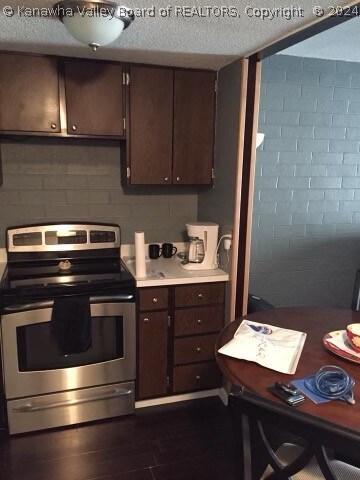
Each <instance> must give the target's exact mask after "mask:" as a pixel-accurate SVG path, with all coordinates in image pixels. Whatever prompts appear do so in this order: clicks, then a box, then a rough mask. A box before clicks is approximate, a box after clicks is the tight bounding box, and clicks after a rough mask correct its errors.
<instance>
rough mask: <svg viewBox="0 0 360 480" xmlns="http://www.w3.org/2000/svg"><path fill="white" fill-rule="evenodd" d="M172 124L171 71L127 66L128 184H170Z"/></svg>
mask: <svg viewBox="0 0 360 480" xmlns="http://www.w3.org/2000/svg"><path fill="white" fill-rule="evenodd" d="M172 125H173V70H171V69H167V68H148V67H131V69H130V130H129V135H130V148H129V154H130V165H129V166H130V182H131V184H133V185H136V184H137V185H144V184H150V185H151V184H155V185H159V184H167V183H171V178H172Z"/></svg>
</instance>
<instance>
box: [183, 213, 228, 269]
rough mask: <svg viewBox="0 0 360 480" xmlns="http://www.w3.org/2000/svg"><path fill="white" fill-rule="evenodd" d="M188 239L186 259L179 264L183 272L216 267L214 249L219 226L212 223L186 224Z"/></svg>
mask: <svg viewBox="0 0 360 480" xmlns="http://www.w3.org/2000/svg"><path fill="white" fill-rule="evenodd" d="M186 229H187V234H188V236H189V237H190V247H189V256H188V259H187V260H185V261H184V262H182V263H181V267H182V268H184V269H185V270H213V269H215V268H217V265H216V248H217V243H218V235H219V225H218V224H217V223H213V222H192V223H187V224H186Z"/></svg>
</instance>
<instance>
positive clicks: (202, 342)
mask: <svg viewBox="0 0 360 480" xmlns="http://www.w3.org/2000/svg"><path fill="white" fill-rule="evenodd" d="M217 337H218V334H217V333H215V334H214V335H197V336H196V337H186V338H176V339H175V343H174V365H179V364H182V363H193V362H204V361H206V360H213V359H214V358H215V343H216V339H217Z"/></svg>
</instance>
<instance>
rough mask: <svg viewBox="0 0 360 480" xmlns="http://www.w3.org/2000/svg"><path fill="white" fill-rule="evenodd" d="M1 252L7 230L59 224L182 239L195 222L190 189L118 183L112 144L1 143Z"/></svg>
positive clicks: (128, 237)
mask: <svg viewBox="0 0 360 480" xmlns="http://www.w3.org/2000/svg"><path fill="white" fill-rule="evenodd" d="M0 148H1V156H2V165H3V175H4V184H3V186H2V187H1V188H0V247H4V246H5V229H6V228H7V227H8V226H11V225H17V224H19V225H20V224H31V223H43V222H58V221H66V220H70V221H71V220H79V221H80V220H83V221H96V222H110V223H117V224H119V225H120V227H121V232H122V243H133V242H134V231H135V230H144V231H145V238H146V242H147V243H149V242H162V241H171V242H176V241H182V240H183V239H184V238H185V237H184V233H185V223H186V222H189V221H196V220H197V204H198V194H197V189H196V187H176V186H171V187H167V186H165V187H153V186H152V187H132V188H125V189H124V188H123V187H122V186H121V183H120V147H119V144H118V143H117V142H108V141H93V140H80V139H76V140H74V141H71V140H70V141H69V140H68V139H66V140H54V139H51V140H47V139H36V140H35V141H34V142H30V141H26V142H20V141H19V142H18V141H16V142H3V143H1V144H0Z"/></svg>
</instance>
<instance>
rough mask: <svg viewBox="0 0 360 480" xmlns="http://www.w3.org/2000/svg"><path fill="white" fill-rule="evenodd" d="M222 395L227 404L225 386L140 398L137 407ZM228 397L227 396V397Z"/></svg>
mask: <svg viewBox="0 0 360 480" xmlns="http://www.w3.org/2000/svg"><path fill="white" fill-rule="evenodd" d="M206 397H220V398H221V400H222V402H223V403H224V405H227V395H226V392H225V390H224V389H223V388H214V389H212V390H204V391H202V392H192V393H183V394H181V395H171V396H170V397H160V398H151V399H150V400H139V401H138V402H136V403H135V408H136V409H138V408H145V407H154V406H155V405H165V404H167V403H175V402H185V401H186V400H196V399H198V398H206ZM225 397H226V398H225Z"/></svg>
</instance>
